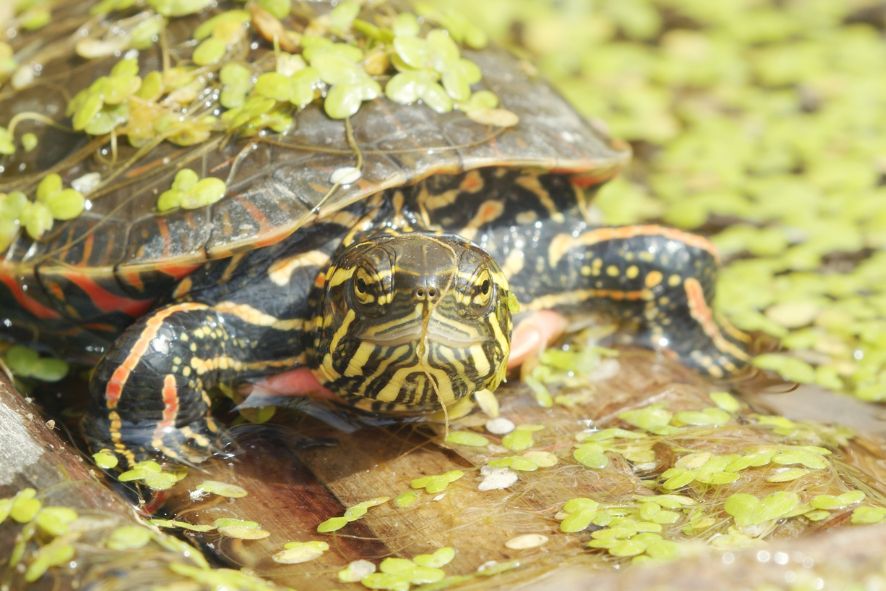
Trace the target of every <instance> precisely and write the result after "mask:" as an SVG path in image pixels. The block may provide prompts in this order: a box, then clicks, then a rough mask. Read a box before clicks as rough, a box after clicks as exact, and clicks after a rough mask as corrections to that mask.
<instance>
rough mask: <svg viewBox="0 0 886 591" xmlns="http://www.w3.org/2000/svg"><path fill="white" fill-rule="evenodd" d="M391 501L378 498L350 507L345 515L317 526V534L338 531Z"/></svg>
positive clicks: (385, 498)
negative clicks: (372, 509)
mask: <svg viewBox="0 0 886 591" xmlns="http://www.w3.org/2000/svg"><path fill="white" fill-rule="evenodd" d="M401 496H402V495H401ZM398 498H399V497H398ZM389 500H390V499H389V498H388V497H377V498H375V499H369V500H368V501H363V502H361V503H357V504H356V505H353V506H351V507H348V508H347V509H346V510H345V512H344V514H343V515H341V516H338V517H330V518H329V519H327V520H326V521H324V522H322V523H321V524H320V525H318V526H317V532H318V533H321V534H327V533H332V532H334V531H338V530H340V529H341V528H343V527H344V526H346V525H347V524H349V523H352V522H354V521H357V520H358V519H360V518H361V517H363V516H364V515H366V513H367V511H369V509H371V508H372V507H378V506H379V505H383V504H385V503H387V502H388V501H389ZM401 502H402V501H401ZM400 506H402V505H400Z"/></svg>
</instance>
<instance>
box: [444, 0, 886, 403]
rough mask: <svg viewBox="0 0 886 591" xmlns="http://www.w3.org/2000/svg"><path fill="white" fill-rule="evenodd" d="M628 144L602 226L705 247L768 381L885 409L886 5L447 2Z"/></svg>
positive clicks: (723, 305)
mask: <svg viewBox="0 0 886 591" xmlns="http://www.w3.org/2000/svg"><path fill="white" fill-rule="evenodd" d="M435 3H436V4H437V5H438V6H439V7H440V8H443V9H445V10H449V11H451V12H452V13H453V14H459V15H462V16H464V17H467V18H469V19H470V20H471V21H472V22H473V23H474V24H476V25H479V26H480V27H481V28H483V29H484V30H485V31H487V33H488V34H489V36H490V37H491V39H492V40H493V41H495V42H498V43H500V44H503V45H506V46H508V47H510V48H512V49H514V50H515V51H517V52H518V53H520V54H522V55H524V56H525V57H526V58H527V60H528V61H529V62H530V63H532V64H534V65H536V66H537V67H538V69H539V70H540V72H541V73H542V74H543V75H545V76H546V77H548V78H549V79H551V80H552V81H553V83H554V84H555V85H556V86H557V87H558V88H559V89H560V90H561V91H562V92H563V93H564V94H565V95H566V96H567V97H568V98H569V99H570V100H571V101H572V102H573V104H574V105H575V106H576V107H577V108H578V109H579V110H580V111H581V112H582V113H584V114H585V115H586V116H588V117H590V118H592V119H595V120H598V121H601V122H603V124H604V125H606V126H608V128H609V130H610V131H611V133H612V134H613V135H615V136H616V137H620V138H624V139H626V140H628V141H630V142H631V144H632V145H633V147H634V150H635V159H634V162H633V164H632V165H631V167H630V168H629V170H628V171H627V174H625V175H624V176H623V177H622V178H621V179H619V180H617V181H615V182H613V183H612V184H610V185H609V186H607V187H606V188H604V189H603V190H602V191H601V193H600V195H599V198H598V199H597V204H598V206H599V209H600V211H601V219H602V221H603V222H605V223H612V224H625V223H634V222H639V221H643V220H657V221H663V222H664V223H667V224H671V225H675V226H679V227H681V228H686V229H690V230H697V231H702V232H704V233H707V234H709V235H711V236H712V237H713V240H714V241H715V243H716V244H717V246H718V247H719V248H720V250H721V252H722V254H723V255H724V260H725V269H724V271H723V276H722V280H721V283H720V286H719V294H718V302H717V303H718V306H719V308H720V310H721V311H723V312H724V313H726V315H727V316H728V317H729V318H730V319H731V320H732V321H733V322H734V323H735V324H737V325H738V326H740V327H742V328H744V329H748V330H755V331H762V332H764V333H767V334H769V335H772V336H775V337H778V338H779V339H780V340H781V342H782V343H783V345H784V346H785V347H786V348H787V349H788V350H789V351H785V352H780V353H769V354H764V355H761V356H760V357H759V358H758V360H757V363H758V365H759V366H761V367H764V368H767V369H774V370H776V371H779V372H780V373H781V374H782V375H783V376H784V377H785V378H787V379H789V380H795V381H798V382H803V383H815V384H819V385H821V386H823V387H826V388H830V389H834V390H838V391H846V392H850V393H852V394H854V395H855V396H858V397H859V398H862V399H865V400H872V401H884V400H886V251H884V246H886V181H884V179H886V76H884V75H883V72H884V71H886V42H884V38H883V25H884V22H886V4H884V3H882V2H880V3H877V2H871V1H868V0H847V1H839V2H837V1H834V0H730V1H728V2H711V1H710V0H602V1H601V0H483V1H481V2H477V1H476V0H445V2H444V1H442V0H440V1H439V2H435Z"/></svg>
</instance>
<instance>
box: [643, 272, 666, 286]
mask: <svg viewBox="0 0 886 591" xmlns="http://www.w3.org/2000/svg"><path fill="white" fill-rule="evenodd" d="M661 279H662V276H661V273H659V272H658V271H650V272H649V273H647V274H646V287H650V288H651V287H655V286H656V285H658V284H659V283H661Z"/></svg>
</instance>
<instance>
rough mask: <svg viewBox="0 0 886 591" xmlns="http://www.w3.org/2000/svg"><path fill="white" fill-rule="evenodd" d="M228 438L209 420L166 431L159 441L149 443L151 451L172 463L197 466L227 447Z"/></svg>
mask: <svg viewBox="0 0 886 591" xmlns="http://www.w3.org/2000/svg"><path fill="white" fill-rule="evenodd" d="M230 442H231V440H230V438H229V437H228V436H227V435H226V434H225V433H224V432H223V431H220V430H219V429H218V427H216V426H215V424H214V422H212V421H211V419H209V420H198V421H195V422H193V423H191V424H189V425H185V426H183V427H175V428H169V429H166V430H165V431H164V432H163V434H162V437H161V438H160V441H157V440H156V439H155V440H154V441H153V442H152V443H151V447H152V448H153V449H152V451H153V453H154V454H155V455H156V453H157V452H160V453H162V454H163V455H164V456H166V457H167V458H169V459H170V460H172V461H174V462H178V463H181V464H188V465H192V466H194V465H197V464H201V463H203V462H205V461H206V460H208V459H209V458H210V457H212V456H214V455H218V454H221V453H222V451H223V450H224V449H225V448H226V447H228V445H229V444H230Z"/></svg>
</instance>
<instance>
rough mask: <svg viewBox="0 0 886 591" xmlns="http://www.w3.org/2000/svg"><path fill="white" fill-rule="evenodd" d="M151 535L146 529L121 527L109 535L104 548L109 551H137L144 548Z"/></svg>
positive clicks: (137, 526)
mask: <svg viewBox="0 0 886 591" xmlns="http://www.w3.org/2000/svg"><path fill="white" fill-rule="evenodd" d="M152 535H153V534H152V532H151V530H149V529H148V528H146V527H141V526H139V525H122V526H120V527H118V528H116V529H114V530H113V531H112V532H111V533H110V535H109V536H108V539H107V540H106V541H105V546H107V548H108V549H110V550H137V549H139V548H143V547H144V546H146V545H147V544H148V542H150V541H151V537H152Z"/></svg>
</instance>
